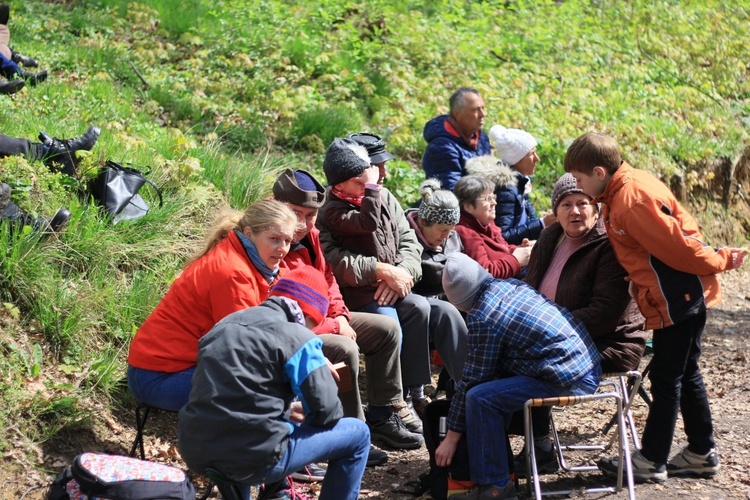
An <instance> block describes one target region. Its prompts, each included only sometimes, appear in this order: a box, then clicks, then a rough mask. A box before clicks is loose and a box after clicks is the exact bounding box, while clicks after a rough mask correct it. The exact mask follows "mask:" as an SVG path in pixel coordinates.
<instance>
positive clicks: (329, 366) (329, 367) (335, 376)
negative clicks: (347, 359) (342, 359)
mask: <svg viewBox="0 0 750 500" xmlns="http://www.w3.org/2000/svg"><path fill="white" fill-rule="evenodd" d="M323 359H325V360H326V364H327V365H328V369H329V370H330V372H331V375H333V380H335V381H336V382H340V381H341V377H339V374H338V372H337V371H336V368H334V367H333V363H331V360H330V359H328V358H323Z"/></svg>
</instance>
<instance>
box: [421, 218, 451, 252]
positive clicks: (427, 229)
mask: <svg viewBox="0 0 750 500" xmlns="http://www.w3.org/2000/svg"><path fill="white" fill-rule="evenodd" d="M418 225H419V230H420V231H421V232H422V237H423V238H424V240H425V241H426V242H427V243H429V244H430V245H432V246H433V247H439V246H441V245H442V244H443V243H444V242H445V240H447V239H448V236H449V235H450V234H451V231H453V228H454V227H456V226H455V224H433V225H431V226H426V225H424V222H423V221H422V219H419V224H418Z"/></svg>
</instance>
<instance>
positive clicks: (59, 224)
mask: <svg viewBox="0 0 750 500" xmlns="http://www.w3.org/2000/svg"><path fill="white" fill-rule="evenodd" d="M69 220H70V210H66V209H64V208H61V209H60V210H58V211H57V212H56V213H55V215H54V216H53V217H52V219H50V221H49V223H48V224H49V228H50V229H52V231H54V232H56V233H59V232H60V231H62V230H63V229H65V226H67V225H68V221H69Z"/></svg>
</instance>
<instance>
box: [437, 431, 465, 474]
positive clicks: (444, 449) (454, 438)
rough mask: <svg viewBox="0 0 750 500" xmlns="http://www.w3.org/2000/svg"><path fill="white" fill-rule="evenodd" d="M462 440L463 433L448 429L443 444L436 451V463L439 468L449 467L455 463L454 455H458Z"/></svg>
mask: <svg viewBox="0 0 750 500" xmlns="http://www.w3.org/2000/svg"><path fill="white" fill-rule="evenodd" d="M460 439H461V433H460V432H456V431H452V430H450V429H448V432H447V434H446V435H445V438H444V439H443V442H442V443H440V446H438V447H437V449H436V450H435V463H436V464H437V465H438V467H448V466H449V465H450V464H451V462H452V461H453V455H455V454H456V447H457V446H458V441H459V440H460Z"/></svg>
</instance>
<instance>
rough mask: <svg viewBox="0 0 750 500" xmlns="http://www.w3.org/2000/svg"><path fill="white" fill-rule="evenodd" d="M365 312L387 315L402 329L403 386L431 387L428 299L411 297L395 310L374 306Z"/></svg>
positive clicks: (376, 304) (373, 303)
mask: <svg viewBox="0 0 750 500" xmlns="http://www.w3.org/2000/svg"><path fill="white" fill-rule="evenodd" d="M360 311H361V312H368V313H374V314H385V315H386V316H390V317H391V318H394V319H396V320H397V321H398V322H399V325H400V327H401V380H402V383H403V386H404V387H405V388H406V387H412V386H415V385H422V384H429V383H430V382H431V381H432V373H431V372H430V337H429V335H430V303H429V302H428V301H427V299H426V298H425V297H422V296H421V295H417V294H415V293H409V294H407V295H406V297H404V298H403V299H399V300H398V301H397V302H396V304H395V305H393V306H379V305H378V303H377V302H370V303H369V304H367V305H365V306H364V307H362V308H360Z"/></svg>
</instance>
